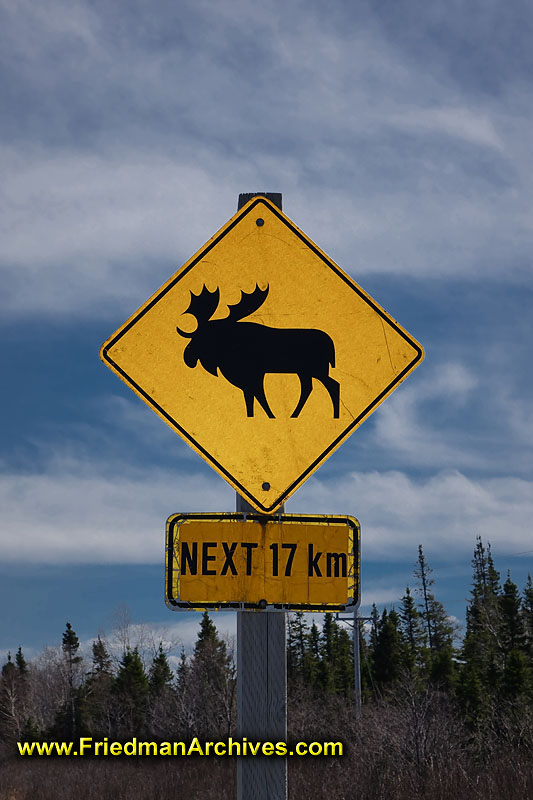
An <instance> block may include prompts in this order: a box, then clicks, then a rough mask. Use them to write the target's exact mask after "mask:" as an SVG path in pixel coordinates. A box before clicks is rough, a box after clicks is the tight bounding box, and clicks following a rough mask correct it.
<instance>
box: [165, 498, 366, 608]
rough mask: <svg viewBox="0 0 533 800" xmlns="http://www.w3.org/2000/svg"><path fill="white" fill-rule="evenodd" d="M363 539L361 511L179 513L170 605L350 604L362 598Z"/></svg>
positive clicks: (169, 566)
mask: <svg viewBox="0 0 533 800" xmlns="http://www.w3.org/2000/svg"><path fill="white" fill-rule="evenodd" d="M359 540H360V528H359V523H358V522H357V520H356V519H355V518H354V517H340V516H330V515H314V516H312V515H299V514H280V515H276V516H272V517H265V516H263V515H260V514H243V513H240V512H236V513H228V514H174V515H173V516H171V517H170V518H169V519H168V521H167V558H166V598H165V599H166V603H167V606H168V607H169V608H171V609H180V608H181V609H191V608H201V609H205V608H213V609H227V608H266V607H271V608H274V609H279V610H286V609H301V610H306V611H319V610H322V611H324V610H335V611H338V610H344V609H346V608H349V607H350V606H353V605H354V604H355V603H356V602H357V600H358V598H359V573H360V568H359V564H360V561H359Z"/></svg>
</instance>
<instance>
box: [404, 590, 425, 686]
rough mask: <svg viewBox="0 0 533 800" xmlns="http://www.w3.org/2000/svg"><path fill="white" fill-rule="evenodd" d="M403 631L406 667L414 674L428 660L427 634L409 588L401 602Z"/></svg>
mask: <svg viewBox="0 0 533 800" xmlns="http://www.w3.org/2000/svg"><path fill="white" fill-rule="evenodd" d="M400 620H401V631H402V634H403V638H404V641H405V651H404V652H405V667H406V669H407V671H408V672H410V673H413V672H414V671H415V670H416V669H420V668H421V667H422V666H423V664H424V662H425V660H426V641H427V639H426V634H425V632H424V626H423V623H422V619H421V617H420V614H419V612H418V609H417V607H416V603H415V600H414V597H413V595H412V594H411V590H410V588H409V586H407V587H406V589H405V594H404V596H403V597H402V599H401V602H400Z"/></svg>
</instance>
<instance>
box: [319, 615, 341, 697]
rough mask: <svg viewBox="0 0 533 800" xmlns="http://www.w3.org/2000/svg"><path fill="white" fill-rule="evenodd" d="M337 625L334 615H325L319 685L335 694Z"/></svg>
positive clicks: (321, 637) (321, 641) (321, 636)
mask: <svg viewBox="0 0 533 800" xmlns="http://www.w3.org/2000/svg"><path fill="white" fill-rule="evenodd" d="M336 626H337V623H336V622H335V619H334V617H333V614H324V620H323V623H322V632H321V634H320V663H319V669H318V683H319V685H320V686H321V687H322V689H324V691H326V692H330V693H332V694H334V693H335V672H334V658H335V633H336Z"/></svg>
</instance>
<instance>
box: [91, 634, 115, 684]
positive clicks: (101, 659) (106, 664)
mask: <svg viewBox="0 0 533 800" xmlns="http://www.w3.org/2000/svg"><path fill="white" fill-rule="evenodd" d="M92 653H93V668H92V671H91V675H110V674H111V671H112V670H111V665H112V662H111V656H110V655H109V653H108V650H107V647H106V645H105V642H103V641H102V639H101V637H100V636H98V638H97V639H96V640H95V641H94V642H93V646H92Z"/></svg>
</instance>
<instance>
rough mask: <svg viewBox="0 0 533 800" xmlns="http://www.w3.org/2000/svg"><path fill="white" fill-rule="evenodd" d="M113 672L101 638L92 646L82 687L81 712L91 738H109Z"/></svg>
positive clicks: (111, 714)
mask: <svg viewBox="0 0 533 800" xmlns="http://www.w3.org/2000/svg"><path fill="white" fill-rule="evenodd" d="M113 681H114V678H113V671H112V663H111V657H110V655H109V653H108V650H107V647H106V645H105V642H104V641H102V639H101V637H100V636H98V638H97V639H96V640H95V641H94V642H93V644H92V669H91V671H90V672H89V674H88V676H87V680H86V683H85V687H84V695H83V700H84V705H83V711H84V716H85V718H86V725H87V729H88V730H89V731H90V733H91V734H92V735H93V736H99V737H103V736H109V735H110V733H111V729H112V718H113V693H112V690H113Z"/></svg>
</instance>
